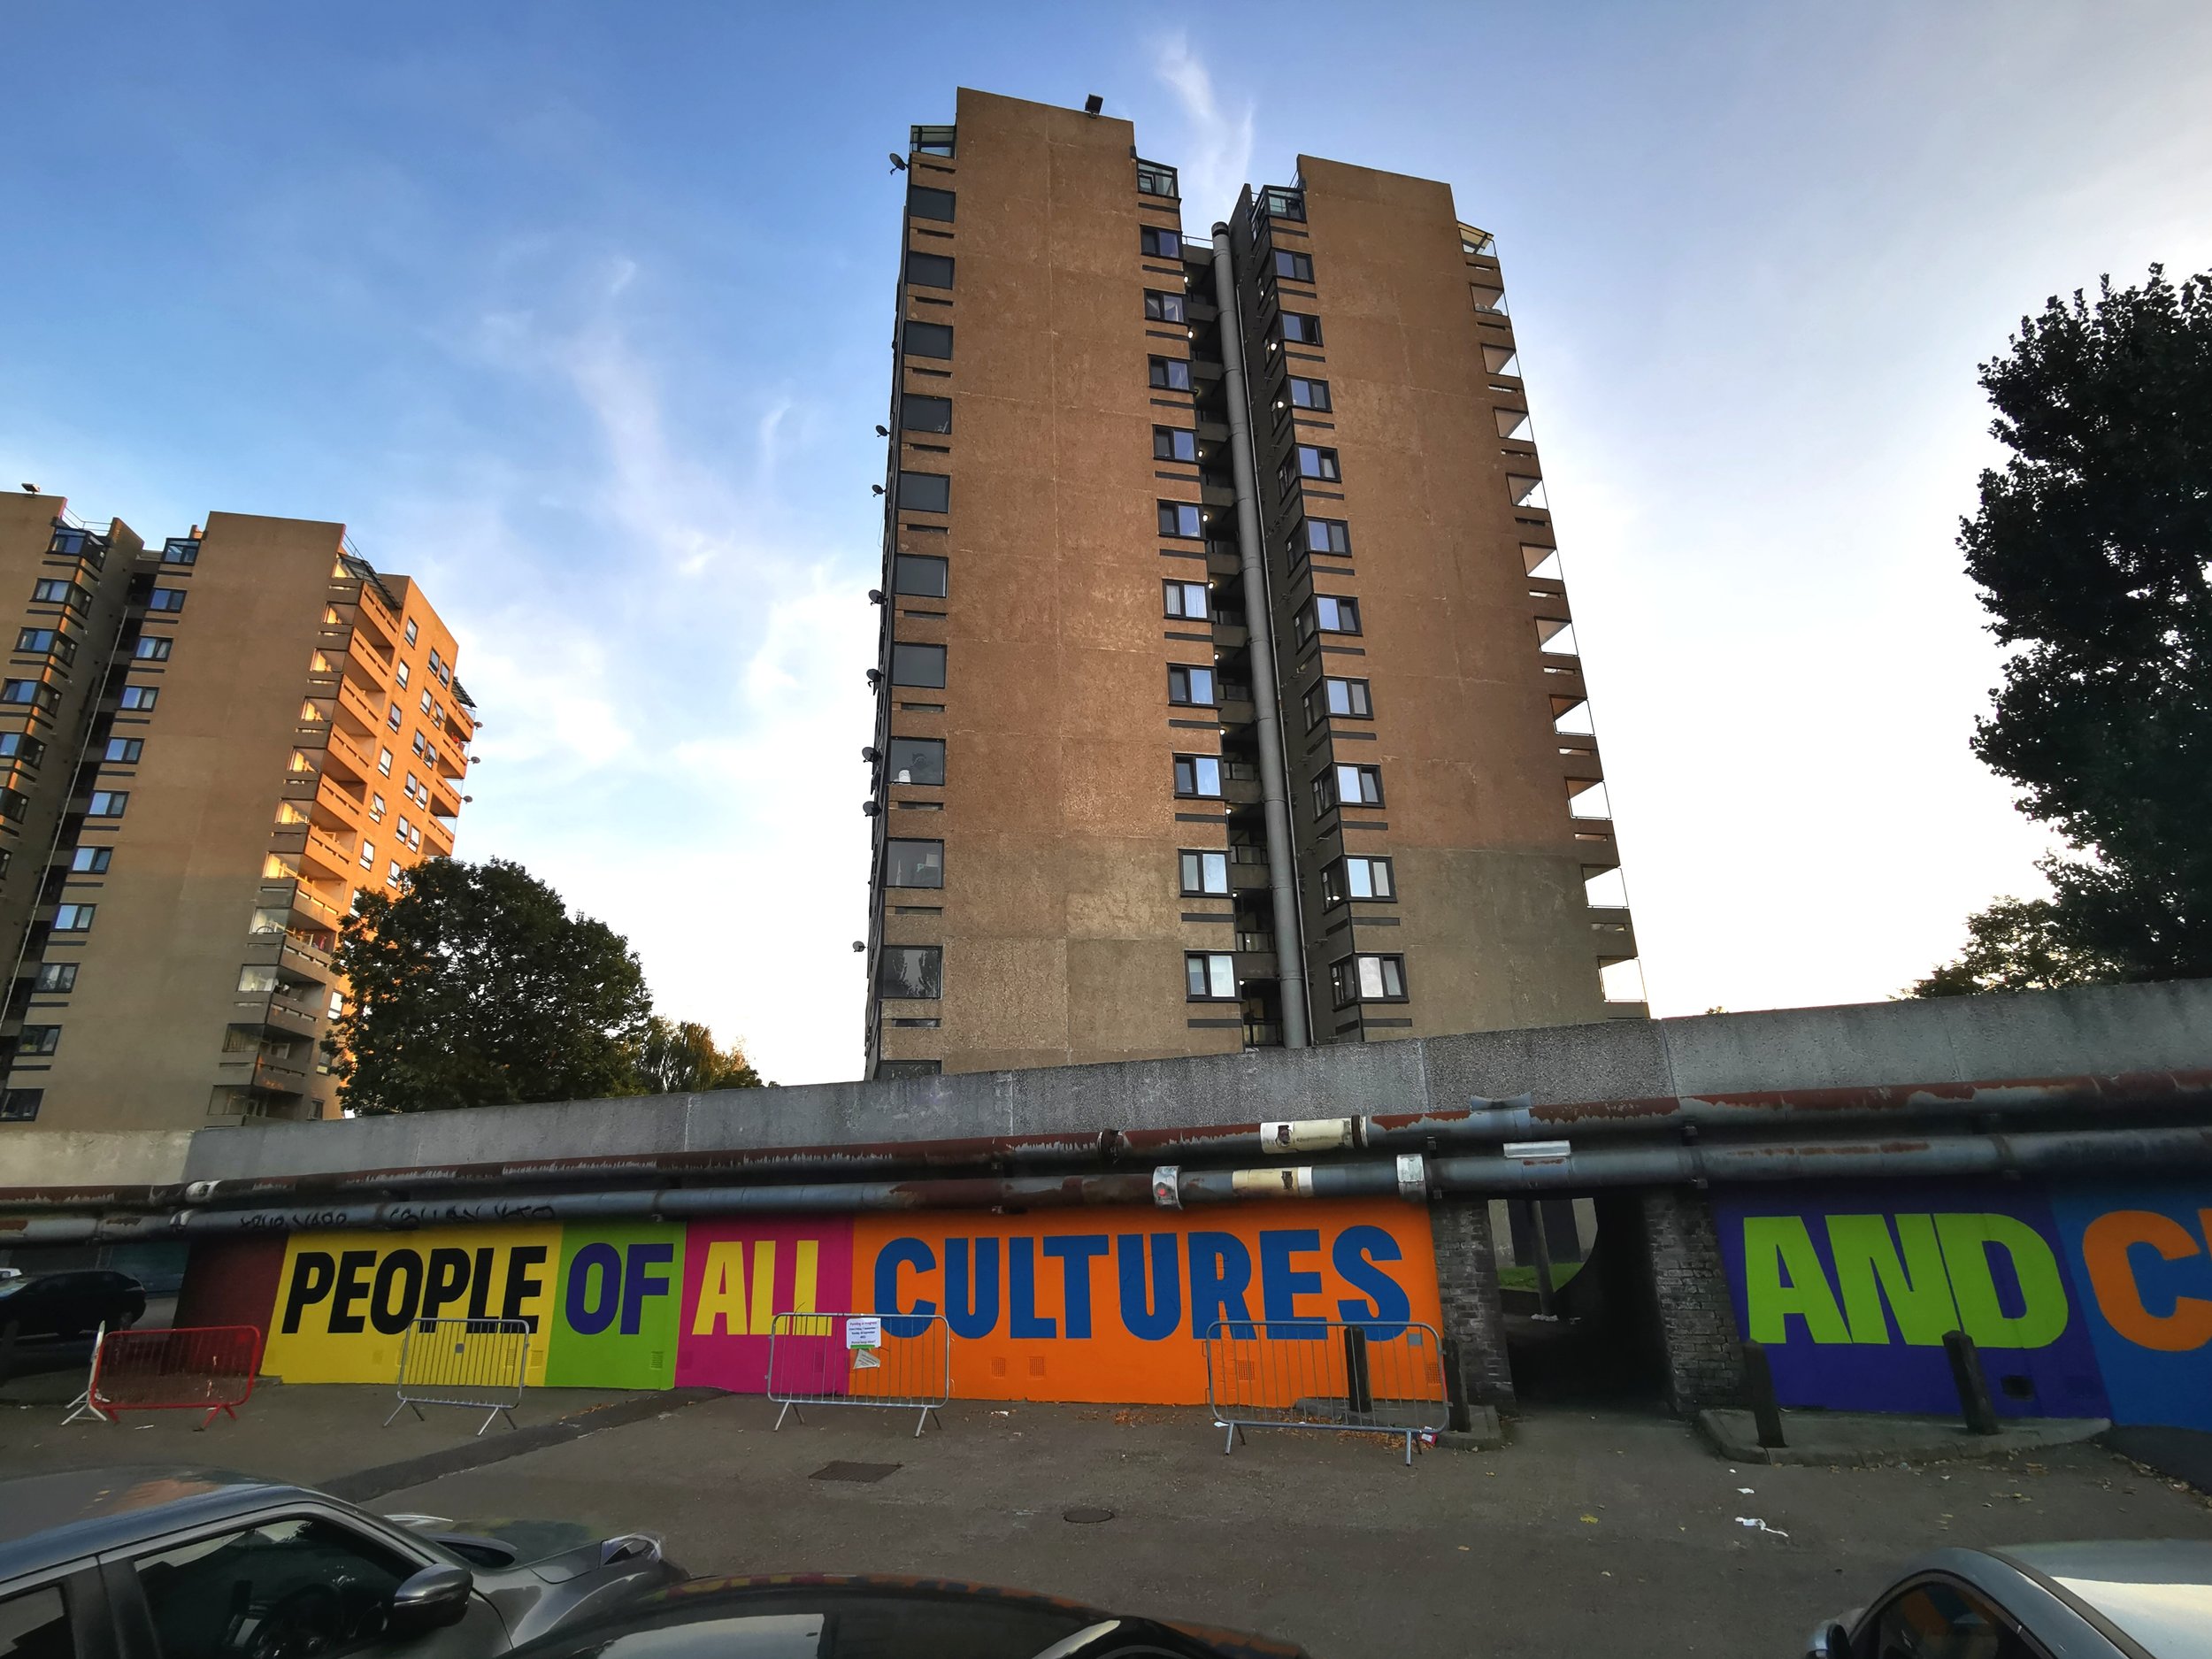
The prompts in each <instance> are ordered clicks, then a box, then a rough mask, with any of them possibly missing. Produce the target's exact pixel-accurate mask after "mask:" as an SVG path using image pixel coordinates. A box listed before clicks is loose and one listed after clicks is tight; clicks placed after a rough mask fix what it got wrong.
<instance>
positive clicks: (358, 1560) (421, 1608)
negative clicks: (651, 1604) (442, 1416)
mask: <svg viewBox="0 0 2212 1659" xmlns="http://www.w3.org/2000/svg"><path fill="white" fill-rule="evenodd" d="M407 1521H413V1522H415V1523H417V1524H416V1525H408V1524H406V1523H407ZM683 1576H684V1575H683V1573H682V1572H681V1571H680V1570H679V1569H678V1568H676V1567H675V1566H674V1565H673V1564H672V1563H670V1562H669V1561H668V1560H666V1559H665V1557H664V1555H663V1554H662V1551H661V1541H660V1540H659V1539H658V1538H657V1537H655V1536H653V1535H652V1534H651V1533H649V1532H633V1533H629V1534H626V1535H625V1536H622V1537H618V1538H600V1537H597V1536H595V1534H593V1533H592V1532H590V1531H589V1530H588V1528H585V1527H581V1526H578V1525H572V1524H567V1523H560V1522H534V1523H500V1524H492V1525H480V1526H473V1527H472V1526H470V1525H467V1524H465V1523H435V1522H433V1521H432V1519H431V1517H405V1519H404V1520H403V1519H400V1518H394V1517H382V1516H375V1515H371V1514H369V1513H368V1512H366V1511H365V1510H363V1509H357V1508H356V1507H355V1506H354V1505H352V1504H350V1503H347V1502H344V1501H343V1500H342V1499H338V1498H334V1497H331V1496H329V1495H328V1494H326V1493H320V1492H315V1491H311V1490H310V1489H309V1488H307V1487H304V1486H282V1485H278V1484H273V1483H272V1482H269V1481H265V1480H257V1479H252V1478H251V1477H250V1476H245V1475H235V1474H226V1473H221V1472H217V1471H207V1470H198V1469H173V1468H128V1469H99V1470H85V1471H73V1472H70V1473H65V1474H50V1475H32V1476H28V1477H26V1478H24V1479H15V1480H4V1481H0V1655H9V1659H323V1656H325V1655H329V1656H332V1659H334V1656H335V1655H341V1654H343V1655H363V1656H364V1659H488V1656H489V1655H495V1654H501V1653H504V1652H505V1651H506V1650H507V1649H508V1648H510V1647H515V1646H517V1645H518V1644H520V1643H522V1642H526V1641H529V1640H534V1638H537V1637H540V1636H545V1635H549V1634H551V1633H552V1632H556V1631H558V1630H560V1629H563V1628H564V1627H565V1626H566V1625H568V1624H572V1623H573V1622H575V1621H577V1620H580V1619H588V1618H595V1617H598V1616H600V1615H602V1614H603V1613H607V1612H611V1611H613V1610H615V1609H618V1608H619V1607H621V1606H622V1605H624V1604H625V1603H626V1602H627V1601H632V1600H634V1599H635V1598H636V1597H638V1596H641V1595H643V1594H645V1593H646V1592H648V1591H649V1590H654V1589H657V1588H659V1587H660V1586H663V1585H666V1584H672V1583H674V1582H676V1581H678V1580H680V1579H681V1578H683Z"/></svg>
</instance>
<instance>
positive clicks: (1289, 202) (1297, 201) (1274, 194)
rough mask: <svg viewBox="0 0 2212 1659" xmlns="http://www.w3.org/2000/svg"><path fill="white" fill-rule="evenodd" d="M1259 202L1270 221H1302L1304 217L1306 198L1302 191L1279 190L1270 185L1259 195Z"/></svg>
mask: <svg viewBox="0 0 2212 1659" xmlns="http://www.w3.org/2000/svg"><path fill="white" fill-rule="evenodd" d="M1260 202H1261V205H1262V207H1263V209H1264V210H1265V211H1266V213H1267V215H1268V217H1269V218H1270V219H1299V220H1303V219H1304V218H1305V217H1306V197H1305V193H1304V192H1303V191H1302V190H1279V189H1277V188H1274V186H1272V185H1270V186H1269V187H1268V188H1266V189H1265V190H1264V191H1263V192H1262V193H1261V196H1260Z"/></svg>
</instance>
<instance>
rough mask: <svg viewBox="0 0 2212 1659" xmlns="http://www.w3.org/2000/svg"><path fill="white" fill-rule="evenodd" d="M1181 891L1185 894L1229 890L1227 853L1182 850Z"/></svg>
mask: <svg viewBox="0 0 2212 1659" xmlns="http://www.w3.org/2000/svg"><path fill="white" fill-rule="evenodd" d="M1180 857H1181V859H1182V864H1183V891H1184V893H1185V894H1187V895H1194V894H1202V893H1211V894H1225V893H1227V892H1228V890H1229V855H1228V854H1227V853H1210V852H1188V851H1187V852H1184V853H1183V854H1181V855H1180Z"/></svg>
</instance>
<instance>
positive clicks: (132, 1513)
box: [0, 1463, 311, 1583]
mask: <svg viewBox="0 0 2212 1659" xmlns="http://www.w3.org/2000/svg"><path fill="white" fill-rule="evenodd" d="M308 1495H311V1494H307V1493H306V1492H304V1491H303V1489H302V1488H300V1487H297V1486H286V1485H283V1484H281V1483H279V1482H274V1481H267V1480H257V1479H255V1478H254V1477H253V1476H251V1475H242V1474H238V1473H236V1472H234V1471H230V1470H225V1469H195V1468H190V1467H186V1466H180V1465H175V1464H161V1463H146V1464H131V1465H124V1466H120V1467H114V1468H107V1469H74V1470H68V1471H63V1472H60V1473H56V1474H47V1475H25V1476H21V1477H19V1478H18V1479H11V1480H0V1583H4V1582H5V1581H6V1580H7V1579H9V1578H13V1577H14V1576H16V1575H17V1574H19V1573H24V1572H36V1571H40V1570H42V1569H43V1568H47V1567H51V1566H58V1565H59V1564H60V1563H63V1562H67V1561H77V1560H81V1559H82V1558H83V1557H85V1556H87V1555H99V1554H100V1553H101V1552H103V1551H104V1550H111V1549H120V1548H125V1547H127V1546H128V1545H131V1544H134V1543H136V1542H137V1541H138V1540H141V1539H143V1538H146V1537H148V1536H150V1535H152V1534H155V1533H158V1532H171V1531H173V1530H175V1529H176V1528H178V1527H180V1526H189V1525H194V1524H195V1523H196V1522H200V1521H220V1520H226V1519H227V1518H229V1517H232V1516H234V1515H242V1514H246V1513H250V1512H251V1511H253V1510H256V1509H260V1508H261V1507H262V1506H263V1505H265V1504H266V1503H267V1502H270V1501H271V1500H272V1499H279V1498H284V1497H288V1496H300V1497H305V1496H308Z"/></svg>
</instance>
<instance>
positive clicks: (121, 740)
mask: <svg viewBox="0 0 2212 1659" xmlns="http://www.w3.org/2000/svg"><path fill="white" fill-rule="evenodd" d="M145 752H146V740H145V739H143V738H141V737H111V738H110V739H108V746H107V748H106V749H105V750H104V752H103V753H102V755H101V759H103V760H104V761H105V762H107V763H108V764H110V765H111V766H135V765H136V764H138V757H140V756H141V755H142V754H144V753H145Z"/></svg>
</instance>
